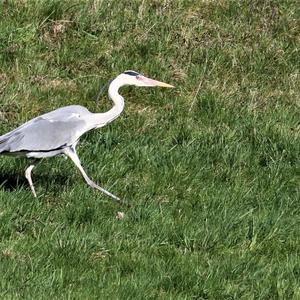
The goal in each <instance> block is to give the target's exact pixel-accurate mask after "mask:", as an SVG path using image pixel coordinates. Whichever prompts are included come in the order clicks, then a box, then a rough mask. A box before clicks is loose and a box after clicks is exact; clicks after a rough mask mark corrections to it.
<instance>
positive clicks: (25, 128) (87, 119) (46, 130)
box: [0, 71, 171, 201]
mask: <svg viewBox="0 0 300 300" xmlns="http://www.w3.org/2000/svg"><path fill="white" fill-rule="evenodd" d="M133 77H134V78H135V79H134V78H133ZM125 84H132V85H140V86H155V85H161V86H166V87H167V86H169V87H171V86H170V85H167V84H164V83H161V82H159V81H154V80H150V79H148V78H146V77H144V76H141V75H140V74H138V73H136V72H134V71H127V72H124V73H122V74H120V75H119V76H118V77H117V78H116V79H115V80H113V81H112V83H111V84H110V86H109V90H108V94H109V97H110V98H111V100H112V101H113V103H114V105H113V107H112V108H111V109H110V110H109V111H107V112H104V113H91V112H90V111H89V110H88V109H86V108H85V107H83V106H80V105H70V106H65V107H62V108H59V109H56V110H54V111H51V112H49V113H46V114H43V115H41V116H39V117H36V118H34V119H32V120H30V121H28V122H26V123H24V124H23V125H21V126H19V127H18V128H16V129H14V130H12V131H10V132H8V133H6V134H4V135H2V136H0V154H4V155H13V156H25V157H28V158H33V159H40V158H44V157H51V156H56V155H61V154H64V155H66V156H68V157H69V158H71V160H72V161H73V162H74V163H75V165H76V166H77V167H78V168H79V170H80V172H81V174H82V175H83V177H84V179H85V180H86V181H87V183H88V184H89V185H91V186H92V187H94V188H96V189H98V190H100V191H101V192H104V193H105V194H107V195H109V196H111V197H112V198H114V199H115V200H117V201H120V199H119V198H118V197H116V196H114V195H113V194H111V193H109V192H108V191H106V190H104V189H103V188H101V187H99V186H98V185H96V184H95V183H94V182H93V181H92V180H90V179H89V177H88V176H87V175H86V173H85V171H84V170H83V168H82V166H81V164H80V161H79V158H78V156H77V154H76V150H75V147H76V145H77V143H78V140H79V139H80V137H81V136H82V135H83V134H84V133H86V132H87V131H89V130H91V129H94V128H99V127H103V126H105V125H106V124H108V123H110V122H111V121H113V120H114V119H115V118H117V117H118V116H119V115H120V114H121V112H122V111H123V109H124V99H123V97H122V96H121V95H120V94H119V93H118V90H119V88H120V87H121V86H123V85H125ZM33 167H34V164H32V165H30V166H29V167H28V168H27V169H26V171H25V176H26V178H27V179H28V181H29V184H30V187H31V189H32V192H33V194H34V196H36V194H35V190H34V187H33V183H32V180H31V170H32V169H33Z"/></svg>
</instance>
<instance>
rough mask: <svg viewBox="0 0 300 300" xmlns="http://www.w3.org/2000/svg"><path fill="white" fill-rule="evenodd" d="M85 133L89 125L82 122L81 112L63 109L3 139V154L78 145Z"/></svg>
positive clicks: (21, 127)
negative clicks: (77, 142) (76, 143)
mask: <svg viewBox="0 0 300 300" xmlns="http://www.w3.org/2000/svg"><path fill="white" fill-rule="evenodd" d="M87 112H88V111H87ZM87 112H85V113H87ZM85 129H86V123H85V121H83V120H82V119H80V112H79V111H75V112H74V110H71V107H69V111H68V110H67V107H66V108H62V109H59V110H56V111H53V112H50V113H47V114H45V115H43V116H41V117H37V118H35V119H32V120H31V121H29V122H27V123H25V124H23V125H22V126H20V127H18V128H17V129H15V130H13V131H11V132H9V133H7V134H5V135H3V136H0V153H1V152H19V151H51V150H56V149H60V148H63V147H65V146H69V145H72V144H73V143H75V142H76V141H77V140H78V139H79V137H80V136H81V135H82V134H83V133H84V132H85V131H86V130H85Z"/></svg>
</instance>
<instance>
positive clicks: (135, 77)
mask: <svg viewBox="0 0 300 300" xmlns="http://www.w3.org/2000/svg"><path fill="white" fill-rule="evenodd" d="M118 77H120V79H121V81H122V82H123V84H124V85H135V86H149V87H150V86H161V87H169V88H171V87H174V86H173V85H170V84H167V83H164V82H161V81H158V80H154V79H151V78H148V77H146V76H143V75H141V74H139V73H138V72H135V71H131V70H129V71H125V72H124V73H122V74H120V75H119V76H118Z"/></svg>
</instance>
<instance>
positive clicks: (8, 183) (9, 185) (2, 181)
mask: <svg viewBox="0 0 300 300" xmlns="http://www.w3.org/2000/svg"><path fill="white" fill-rule="evenodd" d="M25 184H28V182H27V180H26V178H25V177H24V176H23V177H22V176H21V175H20V174H17V173H6V174H5V173H4V174H3V173H1V174H0V188H2V189H4V190H7V191H13V190H16V189H17V188H18V187H20V186H22V185H25Z"/></svg>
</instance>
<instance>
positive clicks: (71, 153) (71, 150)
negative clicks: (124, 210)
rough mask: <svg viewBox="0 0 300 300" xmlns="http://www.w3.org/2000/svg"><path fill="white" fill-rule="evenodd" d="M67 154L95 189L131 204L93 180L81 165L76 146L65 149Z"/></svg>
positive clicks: (116, 199)
mask: <svg viewBox="0 0 300 300" xmlns="http://www.w3.org/2000/svg"><path fill="white" fill-rule="evenodd" d="M65 155H67V156H68V157H69V158H70V159H71V160H72V161H73V163H74V164H75V166H76V167H77V168H78V169H79V171H80V173H81V175H82V176H83V178H84V179H85V181H86V183H87V184H88V185H89V186H91V187H92V188H94V189H97V190H98V191H100V192H102V193H104V194H105V195H107V196H109V197H111V198H113V199H114V200H115V201H117V202H120V203H122V204H126V205H129V204H128V203H126V202H124V201H123V200H121V199H120V198H119V197H117V196H115V195H113V194H112V193H110V192H109V191H107V190H105V189H104V188H102V187H100V186H99V185H97V184H96V183H95V182H94V181H92V180H91V179H90V178H89V177H88V175H87V174H86V173H85V171H84V169H83V167H82V166H81V163H80V160H79V157H78V155H77V153H76V150H75V148H66V149H65Z"/></svg>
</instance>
